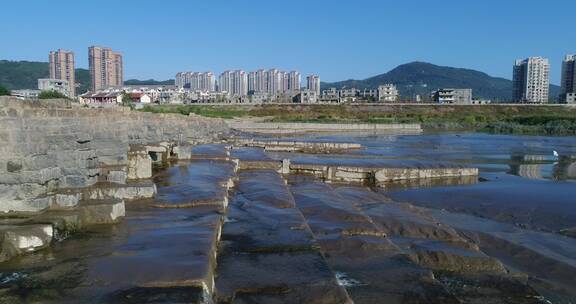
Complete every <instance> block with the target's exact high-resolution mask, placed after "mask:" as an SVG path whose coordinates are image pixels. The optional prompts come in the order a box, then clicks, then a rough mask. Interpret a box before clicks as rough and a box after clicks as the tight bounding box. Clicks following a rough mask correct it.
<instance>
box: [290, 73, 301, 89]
mask: <svg viewBox="0 0 576 304" xmlns="http://www.w3.org/2000/svg"><path fill="white" fill-rule="evenodd" d="M300 84H301V77H300V73H299V72H297V71H291V72H290V73H288V88H287V89H288V91H299V90H300Z"/></svg>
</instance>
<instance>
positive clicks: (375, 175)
mask: <svg viewBox="0 0 576 304" xmlns="http://www.w3.org/2000/svg"><path fill="white" fill-rule="evenodd" d="M238 154H240V153H238ZM239 167H240V169H273V170H275V171H277V172H279V173H282V174H304V175H312V176H315V177H317V178H320V179H322V180H323V181H325V182H327V183H355V184H364V185H370V186H380V187H384V186H387V185H390V184H392V183H393V184H395V185H396V186H397V184H398V183H403V184H407V183H413V184H419V185H424V186H425V185H426V184H433V181H434V180H439V179H446V178H450V179H452V181H455V182H457V183H460V184H471V183H475V182H476V180H477V176H478V168H472V167H465V166H461V165H458V164H452V163H445V162H424V161H402V162H401V163H395V162H390V163H386V162H380V163H376V164H366V163H364V162H361V161H359V162H355V161H354V160H346V159H340V160H338V159H337V160H334V161H329V162H324V161H322V160H314V161H306V162H298V161H292V160H290V159H288V158H286V159H283V160H274V159H270V158H261V159H252V158H250V157H247V158H242V157H240V158H239Z"/></svg>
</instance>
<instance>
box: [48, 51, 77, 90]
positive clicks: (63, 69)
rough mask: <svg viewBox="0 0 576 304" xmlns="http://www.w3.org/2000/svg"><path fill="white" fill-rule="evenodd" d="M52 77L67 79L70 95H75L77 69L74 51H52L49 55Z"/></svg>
mask: <svg viewBox="0 0 576 304" xmlns="http://www.w3.org/2000/svg"><path fill="white" fill-rule="evenodd" d="M48 61H49V68H50V78H51V79H59V80H66V81H67V83H68V86H69V89H68V92H69V97H74V96H75V95H76V94H75V83H76V82H75V81H76V77H75V70H74V53H73V52H71V51H66V50H62V49H59V50H57V51H51V52H50V55H49V56H48Z"/></svg>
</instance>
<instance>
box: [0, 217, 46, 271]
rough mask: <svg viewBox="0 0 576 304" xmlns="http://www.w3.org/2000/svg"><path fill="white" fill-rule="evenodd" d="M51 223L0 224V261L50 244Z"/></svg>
mask: <svg viewBox="0 0 576 304" xmlns="http://www.w3.org/2000/svg"><path fill="white" fill-rule="evenodd" d="M53 236H54V229H53V228H52V225H22V226H16V225H7V226H0V242H1V243H0V262H4V261H7V260H9V259H10V258H12V257H14V256H17V255H21V254H24V253H27V252H33V251H37V250H40V249H42V248H45V247H47V246H48V245H50V242H51V241H52V238H53Z"/></svg>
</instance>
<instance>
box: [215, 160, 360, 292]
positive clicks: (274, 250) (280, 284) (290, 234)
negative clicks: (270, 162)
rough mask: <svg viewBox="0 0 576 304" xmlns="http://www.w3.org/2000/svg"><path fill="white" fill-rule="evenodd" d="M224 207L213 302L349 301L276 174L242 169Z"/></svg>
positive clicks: (281, 180)
mask: <svg viewBox="0 0 576 304" xmlns="http://www.w3.org/2000/svg"><path fill="white" fill-rule="evenodd" d="M229 208H230V209H229V212H228V221H227V222H226V224H225V225H224V229H223V231H222V243H221V245H220V249H219V252H220V254H219V257H218V268H217V280H216V289H217V301H218V302H219V303H351V302H350V300H349V298H348V296H347V294H346V292H345V291H344V289H343V288H342V287H341V286H340V285H338V283H337V281H336V277H335V275H334V273H333V272H332V271H331V269H330V268H329V267H328V265H327V264H326V262H325V260H324V257H323V256H322V255H321V254H320V252H319V251H318V250H317V249H316V248H317V245H316V242H315V240H314V238H313V236H312V233H311V232H310V230H309V227H308V225H307V224H306V222H305V220H304V217H303V216H302V214H301V213H300V211H299V210H298V209H296V208H295V204H294V199H293V197H292V195H291V194H290V192H289V191H288V188H287V186H286V183H285V181H284V180H283V179H282V177H281V176H280V175H279V174H278V173H276V172H274V171H272V170H248V171H242V172H241V173H240V175H239V181H238V185H237V190H236V195H235V198H234V200H233V201H232V203H231V204H230V207H229Z"/></svg>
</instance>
